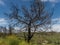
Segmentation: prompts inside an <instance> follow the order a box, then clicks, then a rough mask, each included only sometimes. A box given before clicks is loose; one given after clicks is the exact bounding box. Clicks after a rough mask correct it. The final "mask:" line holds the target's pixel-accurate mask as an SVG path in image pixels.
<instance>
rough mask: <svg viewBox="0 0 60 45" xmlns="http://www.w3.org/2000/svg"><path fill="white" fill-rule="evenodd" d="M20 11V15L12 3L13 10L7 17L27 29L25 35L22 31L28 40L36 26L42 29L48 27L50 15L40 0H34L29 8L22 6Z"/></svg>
mask: <svg viewBox="0 0 60 45" xmlns="http://www.w3.org/2000/svg"><path fill="white" fill-rule="evenodd" d="M22 13H23V14H22V15H21V14H20V13H19V9H18V7H17V6H15V5H13V10H12V13H11V14H9V17H10V19H12V20H13V21H15V22H18V23H16V24H22V25H23V29H24V30H27V32H28V33H27V35H25V33H24V37H25V40H27V41H28V42H30V40H31V38H32V37H33V35H34V33H35V31H37V29H38V28H43V30H44V29H45V28H46V29H47V28H48V27H50V26H49V25H50V24H51V16H52V15H51V13H49V12H48V11H46V10H45V6H44V3H43V2H41V0H34V1H33V3H32V4H31V5H30V7H29V8H26V7H25V6H22ZM22 25H21V26H22ZM32 30H33V31H32ZM24 32H26V31H24Z"/></svg>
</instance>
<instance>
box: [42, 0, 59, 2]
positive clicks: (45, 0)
mask: <svg viewBox="0 0 60 45" xmlns="http://www.w3.org/2000/svg"><path fill="white" fill-rule="evenodd" d="M41 1H44V2H54V3H56V2H59V0H41Z"/></svg>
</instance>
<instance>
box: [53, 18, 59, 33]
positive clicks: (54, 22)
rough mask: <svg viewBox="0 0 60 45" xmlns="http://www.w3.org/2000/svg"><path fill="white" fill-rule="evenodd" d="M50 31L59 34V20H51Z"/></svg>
mask: <svg viewBox="0 0 60 45" xmlns="http://www.w3.org/2000/svg"><path fill="white" fill-rule="evenodd" d="M52 23H53V25H52V30H54V31H56V32H60V18H55V19H52Z"/></svg>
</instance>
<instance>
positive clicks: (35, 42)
mask: <svg viewBox="0 0 60 45" xmlns="http://www.w3.org/2000/svg"><path fill="white" fill-rule="evenodd" d="M0 45H60V33H54V34H45V33H43V34H41V33H39V34H38V33H36V34H35V35H34V37H33V38H32V39H31V42H30V44H28V43H27V42H25V41H24V38H23V36H22V35H21V36H16V35H10V36H6V37H5V38H2V37H0Z"/></svg>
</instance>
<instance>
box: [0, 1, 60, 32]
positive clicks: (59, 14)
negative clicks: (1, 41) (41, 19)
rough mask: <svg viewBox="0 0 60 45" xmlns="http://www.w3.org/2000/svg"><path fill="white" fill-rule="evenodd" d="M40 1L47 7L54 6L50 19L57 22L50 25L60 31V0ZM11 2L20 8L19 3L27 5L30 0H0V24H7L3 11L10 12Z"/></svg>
mask: <svg viewBox="0 0 60 45" xmlns="http://www.w3.org/2000/svg"><path fill="white" fill-rule="evenodd" d="M41 1H43V2H45V3H47V6H48V7H49V8H50V7H51V8H53V7H54V14H53V17H52V21H53V23H54V22H56V21H57V23H56V24H54V25H53V26H52V27H53V29H56V30H57V29H58V31H60V28H59V27H60V0H41ZM11 2H13V3H14V4H18V5H20V6H19V7H20V8H21V5H26V6H27V7H28V6H29V2H31V0H0V25H3V26H4V25H5V26H7V20H6V19H5V18H6V16H4V13H5V12H7V13H8V12H10V8H11V7H10V6H11ZM54 27H55V28H54Z"/></svg>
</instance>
